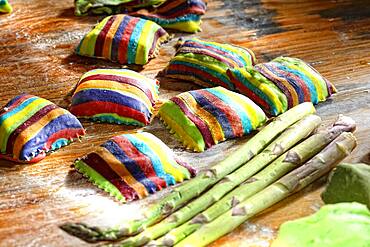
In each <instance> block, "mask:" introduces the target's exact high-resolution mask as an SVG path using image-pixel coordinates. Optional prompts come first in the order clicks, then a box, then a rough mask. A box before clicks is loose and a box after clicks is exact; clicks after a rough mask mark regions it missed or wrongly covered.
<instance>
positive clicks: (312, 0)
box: [0, 0, 370, 247]
mask: <svg viewBox="0 0 370 247" xmlns="http://www.w3.org/2000/svg"><path fill="white" fill-rule="evenodd" d="M10 2H12V4H13V7H14V12H13V13H12V14H10V15H1V16H0V104H1V105H3V104H4V103H5V102H7V101H8V100H9V99H11V98H12V97H14V96H16V95H18V94H20V93H22V92H27V93H31V94H35V95H38V96H41V97H45V98H47V99H49V100H51V101H53V102H55V103H56V104H58V105H60V106H63V107H67V106H68V104H69V102H70V97H69V96H67V95H68V93H69V92H70V91H71V89H72V88H73V86H74V85H75V83H76V82H77V80H78V78H79V77H80V76H81V75H82V74H83V73H84V72H86V71H88V70H90V69H93V68H98V67H99V68H102V67H104V68H108V67H115V68H117V67H119V66H118V65H117V64H113V63H109V62H104V61H98V60H94V59H87V58H80V57H78V56H76V55H74V48H75V47H76V45H77V44H78V42H79V40H80V39H81V38H82V36H83V35H84V34H85V33H86V32H87V31H89V30H90V28H91V27H92V26H93V25H94V24H95V23H96V22H97V20H98V18H97V17H79V18H78V17H75V16H74V14H73V1H72V0H69V1H52V0H38V1H34V0H13V1H12V0H10ZM369 6H370V4H369V2H368V1H366V0H353V1H348V0H338V1H324V0H299V1H292V0H281V1H273V0H270V1H268V0H265V1H264V0H249V1H246V0H228V1H219V0H214V1H209V3H208V7H209V10H208V12H207V14H206V15H205V16H204V22H203V25H202V28H203V32H201V33H198V34H196V35H195V36H198V37H200V38H204V39H209V40H214V41H219V42H227V43H232V44H236V45H240V46H244V47H248V48H251V49H252V50H253V51H254V52H255V53H256V55H257V58H258V59H259V61H268V60H270V59H273V58H274V57H277V56H279V55H285V56H294V57H299V58H301V59H304V60H306V61H307V62H310V63H311V64H312V65H314V66H315V67H316V68H317V69H318V70H319V71H320V72H321V73H322V74H323V75H324V76H326V77H327V78H328V79H329V80H330V81H332V82H333V83H334V84H335V85H336V86H337V88H338V90H339V93H337V94H336V95H334V96H333V97H332V99H331V100H329V101H328V102H326V103H324V104H321V105H319V106H318V107H317V110H318V114H319V115H320V116H321V117H322V118H323V119H324V124H329V123H330V122H331V121H333V120H334V119H335V118H336V116H337V114H339V113H342V114H345V115H348V116H351V117H352V118H354V119H355V120H356V122H357V124H358V129H357V131H356V136H357V138H358V143H359V146H358V147H357V149H356V150H355V151H354V152H353V154H352V155H351V156H350V157H349V158H348V159H347V161H353V162H357V161H365V162H366V161H368V157H369V152H370V142H369V133H370V93H369V90H370V7H369ZM177 36H180V35H177ZM174 43H175V40H173V41H172V42H170V43H169V44H166V45H165V47H164V48H163V49H162V50H161V52H160V56H159V57H158V58H157V59H154V60H152V61H151V62H150V63H149V64H148V65H146V66H145V67H144V68H143V70H142V73H143V74H146V75H148V76H150V77H155V76H156V74H157V73H158V72H159V71H160V70H162V69H163V68H164V67H165V66H166V63H167V62H168V61H169V59H170V57H171V56H172V55H173V54H174V48H173V45H174ZM135 69H141V68H135ZM195 88H197V86H196V85H194V84H191V83H186V82H178V81H166V80H162V81H161V89H160V93H161V98H162V99H166V98H168V97H170V96H172V95H175V94H176V93H178V92H183V91H187V90H190V89H195ZM84 126H85V127H86V130H87V135H86V137H85V138H84V139H83V140H82V142H81V143H74V144H72V145H70V146H68V147H66V148H63V149H62V150H60V151H58V152H56V153H53V154H51V155H50V156H48V157H47V158H46V159H44V160H43V161H42V162H40V163H37V164H34V165H19V164H15V163H11V162H7V161H0V246H7V247H8V246H88V245H89V244H87V243H85V242H83V241H80V240H79V239H77V238H74V237H71V236H69V235H67V234H66V233H64V232H63V231H61V230H60V229H59V228H58V225H59V224H61V223H64V222H67V221H84V222H86V223H90V224H98V225H104V226H112V225H115V224H116V223H118V222H120V221H123V220H127V219H130V218H133V217H137V216H139V215H140V213H141V212H142V211H143V210H145V206H147V204H149V203H153V202H155V201H156V200H157V198H158V197H159V196H161V195H164V194H166V193H167V192H168V191H169V190H165V191H162V192H160V193H158V194H157V195H156V196H152V197H149V198H147V199H145V200H142V201H137V202H133V203H129V204H126V205H122V204H119V203H117V202H115V201H113V200H112V199H111V198H109V197H108V196H107V195H106V193H104V192H102V191H100V190H99V189H96V188H95V187H94V186H92V185H91V184H90V183H89V182H87V180H86V179H84V178H82V177H81V175H79V174H77V173H76V172H75V171H73V170H72V169H71V168H70V165H71V164H72V162H73V160H74V159H76V158H78V157H80V156H82V155H84V154H86V153H87V152H89V151H91V150H93V149H94V147H95V146H96V145H99V144H101V143H103V142H104V141H105V140H107V139H108V138H109V137H112V136H114V135H117V134H120V133H124V132H127V131H133V130H132V129H129V128H125V127H123V126H115V125H106V124H91V123H84ZM146 130H147V131H150V132H152V133H154V134H156V135H157V136H159V137H160V138H162V140H164V141H165V142H166V143H167V144H168V145H169V146H170V147H171V148H173V149H174V150H175V152H176V153H177V154H178V155H180V156H181V157H183V158H185V159H187V160H188V161H189V162H190V163H192V164H193V165H194V166H196V167H198V168H200V169H201V168H202V167H209V166H211V165H212V164H214V163H215V162H216V161H217V160H219V159H221V158H222V157H224V156H225V155H227V154H228V153H230V152H231V151H232V150H233V149H235V148H237V147H238V145H240V144H241V143H243V142H245V140H246V139H239V140H233V141H228V142H225V143H222V144H220V145H217V146H216V147H214V148H212V149H210V150H208V151H206V152H204V153H201V154H194V153H189V152H187V151H185V150H183V149H182V148H181V145H179V143H178V142H177V141H176V140H175V139H174V138H173V137H172V136H171V135H170V134H169V133H168V132H167V131H166V130H165V128H164V127H163V125H162V124H161V123H160V122H159V121H158V120H155V121H154V122H153V124H152V125H151V126H149V127H147V128H146ZM324 183H325V180H321V181H318V182H316V183H314V184H313V185H311V186H309V187H308V188H307V189H305V190H304V191H303V192H300V193H298V194H296V195H294V196H292V197H291V198H288V199H286V200H284V201H283V202H281V203H279V204H278V205H276V206H274V207H273V208H271V209H269V210H267V211H265V212H263V213H262V214H260V215H259V216H258V217H255V218H254V219H252V220H251V221H249V222H247V223H245V224H244V225H242V226H241V227H239V228H238V229H237V230H235V231H234V232H233V233H232V234H229V235H227V236H225V237H223V238H222V239H220V240H218V241H217V242H215V243H214V244H213V246H236V245H239V246H268V245H269V241H271V239H273V238H274V236H275V234H276V230H277V229H278V227H279V225H280V224H281V223H282V222H284V221H286V220H290V219H295V218H298V217H302V216H305V215H308V214H311V213H312V212H314V211H315V210H317V209H318V208H319V206H320V205H322V202H321V200H320V197H319V194H320V192H321V191H322V187H323V184H324Z"/></svg>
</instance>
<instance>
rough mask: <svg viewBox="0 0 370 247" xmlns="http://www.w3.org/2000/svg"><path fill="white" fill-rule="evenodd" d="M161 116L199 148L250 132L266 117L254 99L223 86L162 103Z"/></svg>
mask: <svg viewBox="0 0 370 247" xmlns="http://www.w3.org/2000/svg"><path fill="white" fill-rule="evenodd" d="M159 116H160V118H161V119H162V121H163V122H164V123H165V125H166V126H167V127H168V128H169V129H170V131H171V133H174V134H175V135H176V136H177V137H178V138H179V139H180V140H181V141H182V142H183V144H184V146H185V147H186V148H188V149H192V150H194V151H197V152H202V151H204V150H205V149H206V148H210V147H212V146H213V145H215V144H217V143H219V142H221V141H224V140H226V139H231V138H236V137H241V136H243V135H246V134H248V133H250V132H251V131H252V130H254V129H256V128H258V127H259V126H261V125H262V124H263V123H264V122H265V121H266V116H265V114H264V112H263V111H262V109H260V108H259V107H258V106H257V105H256V104H255V103H253V102H252V101H251V100H250V99H248V98H247V97H245V96H243V95H241V94H238V93H234V92H231V91H229V90H227V89H225V88H223V87H215V88H208V89H200V90H194V91H189V92H185V93H181V94H179V95H177V96H175V97H173V98H171V99H170V100H168V101H167V102H165V103H164V104H163V105H162V106H161V108H160V109H159Z"/></svg>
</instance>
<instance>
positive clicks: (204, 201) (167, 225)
mask: <svg viewBox="0 0 370 247" xmlns="http://www.w3.org/2000/svg"><path fill="white" fill-rule="evenodd" d="M320 123H321V119H320V117H318V116H316V115H309V116H307V117H305V118H304V119H302V120H301V121H299V122H298V123H296V124H294V125H293V126H292V127H290V128H289V129H288V130H287V131H285V132H284V133H282V134H281V135H280V136H279V137H278V138H277V139H276V140H274V141H273V142H272V143H271V144H270V145H269V146H268V147H267V148H265V149H264V150H263V151H262V152H261V153H260V154H258V155H257V156H255V157H254V158H253V159H252V160H251V161H249V162H247V163H246V164H245V165H243V166H242V167H241V168H239V169H238V170H236V171H234V172H233V173H231V174H229V175H227V176H226V177H225V178H224V179H223V180H221V181H220V182H219V183H218V184H216V185H215V186H213V187H212V188H211V189H210V190H209V191H207V192H206V193H205V194H203V195H201V196H200V197H198V198H197V199H195V200H194V201H192V202H190V203H189V204H187V205H186V206H184V207H183V208H181V209H179V210H178V211H177V212H175V213H173V214H171V215H170V216H169V217H168V218H166V219H164V220H163V221H161V222H160V223H158V224H156V225H154V226H151V227H149V228H147V229H145V230H144V231H143V232H142V233H140V234H138V235H136V236H134V237H131V238H128V239H125V240H124V241H122V242H121V243H120V246H130V247H131V246H142V245H144V244H146V243H148V242H149V241H151V240H154V239H157V238H158V237H160V236H162V235H164V234H166V233H167V232H169V231H170V230H172V229H173V228H175V227H177V226H179V225H181V224H183V223H184V222H186V221H187V220H189V219H191V218H192V217H193V216H195V215H196V214H197V213H200V212H202V211H203V210H205V209H206V208H207V207H209V206H210V205H212V204H213V203H215V202H217V201H218V200H220V199H221V198H222V197H223V196H224V195H225V194H226V193H227V192H229V191H231V190H232V189H233V188H235V187H236V186H238V185H239V184H240V183H242V182H243V181H245V180H247V179H248V178H249V177H251V176H252V175H253V174H255V173H256V172H258V171H259V170H261V169H262V168H263V167H265V166H266V165H268V164H269V163H270V162H271V161H273V160H274V159H276V158H277V157H279V156H280V155H281V154H283V153H284V152H285V151H287V150H288V149H289V148H291V147H292V146H294V145H295V144H296V143H298V142H299V141H301V140H302V139H304V138H306V137H307V136H308V135H310V134H311V133H312V132H313V131H314V130H315V129H316V128H317V127H318V126H319V125H320Z"/></svg>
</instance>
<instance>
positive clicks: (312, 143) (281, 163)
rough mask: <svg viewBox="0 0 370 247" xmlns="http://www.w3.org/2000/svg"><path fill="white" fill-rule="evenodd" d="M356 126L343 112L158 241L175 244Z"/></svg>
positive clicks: (158, 242)
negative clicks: (329, 126) (342, 114)
mask: <svg viewBox="0 0 370 247" xmlns="http://www.w3.org/2000/svg"><path fill="white" fill-rule="evenodd" d="M355 127H356V125H355V122H354V121H353V120H352V119H351V118H348V117H344V116H339V118H338V119H337V120H336V121H335V123H334V124H333V126H332V127H331V128H330V129H327V130H324V131H320V132H318V133H317V134H315V135H312V136H311V137H309V138H308V139H307V140H305V141H303V142H302V143H300V144H299V145H297V146H295V147H293V148H292V149H290V150H289V151H288V152H286V153H285V154H283V155H281V156H280V157H279V158H278V159H276V160H275V161H274V162H272V163H271V164H270V165H269V166H268V167H266V168H265V169H263V170H262V171H260V172H259V173H257V174H256V175H254V176H253V177H251V178H249V179H248V180H247V181H246V182H245V183H244V184H241V185H240V186H239V187H237V188H236V189H234V190H233V191H232V192H230V193H229V194H227V195H226V196H224V197H223V198H222V199H221V200H219V201H217V202H216V203H215V204H213V205H212V206H211V207H210V208H208V209H207V210H205V211H203V212H202V213H201V214H199V215H197V216H196V217H194V218H193V219H192V220H190V221H188V222H186V223H185V224H183V225H181V226H180V227H177V228H175V229H173V230H172V231H170V232H169V233H168V234H167V235H165V236H164V237H163V238H161V239H159V240H158V241H156V242H155V243H156V245H160V246H173V245H175V244H176V243H178V242H179V241H181V240H182V239H184V238H185V237H186V236H188V235H190V234H192V233H193V232H195V231H196V230H198V229H199V228H200V227H201V226H202V225H203V224H205V223H208V222H211V221H213V220H214V219H216V218H217V217H218V216H220V215H221V214H223V213H224V212H226V211H227V210H229V209H230V208H232V207H233V205H235V204H237V203H239V202H241V201H244V200H246V199H247V198H249V197H251V196H253V195H254V194H256V193H257V192H259V191H261V190H262V189H264V188H266V187H267V186H268V185H270V184H271V183H273V182H275V181H276V180H278V179H279V178H280V177H282V176H284V175H285V174H286V173H288V172H290V171H291V170H293V169H295V168H296V167H298V166H300V165H301V164H303V163H305V162H306V161H307V160H309V159H310V158H311V157H312V156H314V155H316V154H317V153H318V152H320V151H321V150H322V149H323V148H324V147H325V146H327V145H328V144H329V143H330V142H332V141H333V140H334V139H335V138H337V137H338V136H339V135H340V134H341V133H343V132H352V131H354V130H355Z"/></svg>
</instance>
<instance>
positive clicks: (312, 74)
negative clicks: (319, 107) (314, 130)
mask: <svg viewBox="0 0 370 247" xmlns="http://www.w3.org/2000/svg"><path fill="white" fill-rule="evenodd" d="M228 75H229V78H230V79H231V82H232V83H233V85H234V86H235V89H236V90H238V91H239V92H241V93H242V94H244V95H246V96H248V97H249V98H250V99H252V100H253V101H254V102H256V103H257V104H258V105H260V106H261V107H262V108H263V109H264V111H266V112H268V113H269V114H270V115H273V116H276V115H279V114H281V113H283V112H285V111H286V110H288V109H290V108H292V107H294V106H296V105H298V104H300V103H303V102H312V103H313V104H317V103H319V102H322V101H325V100H326V99H327V98H328V97H330V96H331V95H332V94H333V93H334V92H336V89H335V87H334V86H333V85H332V84H331V83H330V82H329V81H328V80H326V79H325V78H324V77H323V76H322V75H320V74H319V73H318V72H317V71H316V70H315V69H314V68H312V67H311V66H310V65H308V64H307V63H305V62H303V61H302V60H300V59H297V58H290V57H278V58H275V59H274V60H272V61H271V62H268V63H261V64H257V65H255V66H254V67H247V68H244V69H239V68H234V69H230V70H229V71H228Z"/></svg>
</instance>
